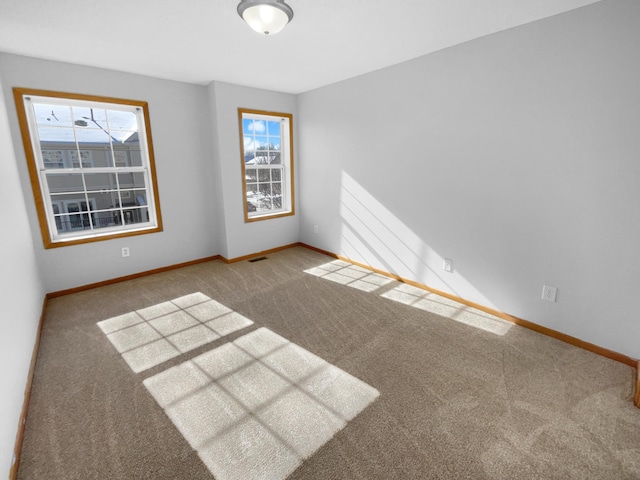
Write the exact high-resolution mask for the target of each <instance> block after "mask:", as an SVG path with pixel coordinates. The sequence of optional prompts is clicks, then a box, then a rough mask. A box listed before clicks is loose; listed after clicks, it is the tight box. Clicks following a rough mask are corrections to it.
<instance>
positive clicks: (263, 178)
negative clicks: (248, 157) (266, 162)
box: [258, 168, 271, 182]
mask: <svg viewBox="0 0 640 480" xmlns="http://www.w3.org/2000/svg"><path fill="white" fill-rule="evenodd" d="M269 173H270V172H269V170H268V169H266V168H263V169H261V170H258V181H259V182H269V181H271V176H270V175H269Z"/></svg>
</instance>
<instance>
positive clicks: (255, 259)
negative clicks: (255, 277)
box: [249, 257, 267, 263]
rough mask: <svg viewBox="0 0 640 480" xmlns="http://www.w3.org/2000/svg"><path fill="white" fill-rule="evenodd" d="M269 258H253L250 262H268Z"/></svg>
mask: <svg viewBox="0 0 640 480" xmlns="http://www.w3.org/2000/svg"><path fill="white" fill-rule="evenodd" d="M266 259H267V257H258V258H252V259H251V260H249V261H250V262H251V263H253V262H259V261H261V260H266Z"/></svg>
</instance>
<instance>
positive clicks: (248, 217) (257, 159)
mask: <svg viewBox="0 0 640 480" xmlns="http://www.w3.org/2000/svg"><path fill="white" fill-rule="evenodd" d="M238 116H239V120H240V139H241V141H240V149H241V153H242V157H241V163H242V178H243V179H244V180H243V183H242V186H243V195H244V215H245V221H247V222H251V221H255V220H263V219H266V218H274V217H281V216H284V215H293V214H294V212H295V206H294V190H293V134H292V132H293V125H292V123H293V120H292V116H291V114H288V113H274V112H262V111H257V110H245V109H242V108H241V109H238Z"/></svg>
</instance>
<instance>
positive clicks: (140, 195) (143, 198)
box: [131, 190, 147, 206]
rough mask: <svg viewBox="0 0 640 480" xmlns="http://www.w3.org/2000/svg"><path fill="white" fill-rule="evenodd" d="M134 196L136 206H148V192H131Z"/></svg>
mask: <svg viewBox="0 0 640 480" xmlns="http://www.w3.org/2000/svg"><path fill="white" fill-rule="evenodd" d="M131 194H132V195H133V198H134V201H135V202H136V205H140V206H142V205H146V204H147V191H146V190H133V191H132V192H131Z"/></svg>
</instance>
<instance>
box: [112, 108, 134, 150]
mask: <svg viewBox="0 0 640 480" xmlns="http://www.w3.org/2000/svg"><path fill="white" fill-rule="evenodd" d="M107 116H108V117H109V131H110V132H111V135H112V136H113V137H114V138H115V139H116V140H118V141H120V142H122V141H124V140H125V139H127V138H129V137H130V136H131V135H132V134H133V133H134V132H136V131H137V130H138V119H137V118H136V114H135V113H133V112H124V111H122V110H108V111H107Z"/></svg>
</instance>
